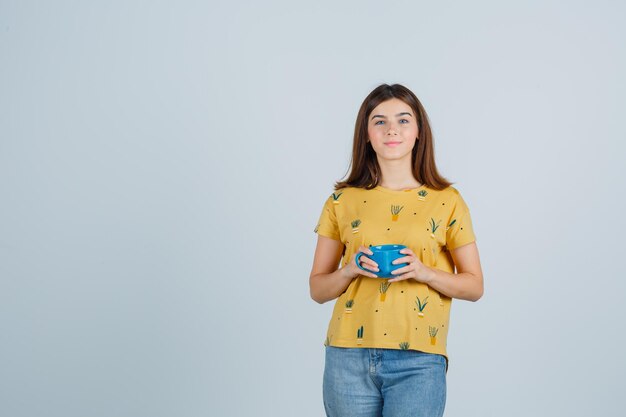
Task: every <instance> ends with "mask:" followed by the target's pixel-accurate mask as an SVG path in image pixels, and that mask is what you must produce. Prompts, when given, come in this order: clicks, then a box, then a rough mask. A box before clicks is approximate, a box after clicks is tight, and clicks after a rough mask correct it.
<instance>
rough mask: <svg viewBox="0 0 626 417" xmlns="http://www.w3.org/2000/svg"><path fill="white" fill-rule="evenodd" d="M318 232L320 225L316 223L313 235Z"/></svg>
mask: <svg viewBox="0 0 626 417" xmlns="http://www.w3.org/2000/svg"><path fill="white" fill-rule="evenodd" d="M318 230H320V224H319V223H318V224H317V226H315V229H313V232H314V233H317V231H318Z"/></svg>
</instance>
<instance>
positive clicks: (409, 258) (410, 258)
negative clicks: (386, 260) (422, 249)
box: [391, 256, 413, 265]
mask: <svg viewBox="0 0 626 417" xmlns="http://www.w3.org/2000/svg"><path fill="white" fill-rule="evenodd" d="M411 261H413V256H405V257H403V258H397V259H394V260H393V261H391V263H392V264H393V265H397V264H403V263H411Z"/></svg>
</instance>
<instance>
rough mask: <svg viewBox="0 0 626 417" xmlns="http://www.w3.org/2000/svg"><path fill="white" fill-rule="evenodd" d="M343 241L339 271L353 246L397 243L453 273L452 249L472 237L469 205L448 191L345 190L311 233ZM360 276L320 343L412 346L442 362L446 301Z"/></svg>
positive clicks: (428, 291) (421, 287)
mask: <svg viewBox="0 0 626 417" xmlns="http://www.w3.org/2000/svg"><path fill="white" fill-rule="evenodd" d="M314 231H315V232H316V233H318V234H320V235H323V236H326V237H329V238H331V239H335V240H338V241H341V242H342V243H343V244H344V245H345V246H344V247H345V250H344V255H343V259H342V261H341V265H342V266H345V265H346V264H347V263H348V262H349V261H350V259H351V257H352V254H354V253H355V252H357V251H358V248H359V246H361V245H363V246H366V247H369V246H377V245H383V244H402V245H406V246H407V247H409V248H410V249H411V250H412V251H413V252H414V253H415V254H416V255H417V256H418V257H419V259H420V261H421V262H422V263H423V264H424V265H426V266H429V267H432V268H437V269H440V270H443V271H446V272H450V273H454V262H453V260H452V257H451V255H450V252H449V251H450V250H452V249H455V248H458V247H459V246H463V245H465V244H468V243H471V242H473V241H475V240H476V237H475V235H474V231H473V228H472V221H471V218H470V212H469V208H468V206H467V204H466V203H465V201H464V200H463V198H462V197H461V194H460V193H459V191H458V190H457V189H456V188H454V187H452V186H449V187H447V188H446V189H444V190H440V191H438V190H434V189H431V188H429V187H428V186H426V185H422V186H420V187H418V188H414V189H411V190H402V191H395V190H391V189H388V188H384V187H381V186H377V187H376V188H374V189H372V190H365V189H362V188H356V187H348V188H342V189H340V190H337V191H335V192H334V193H332V194H331V195H330V196H329V197H328V199H327V200H326V202H325V203H324V206H323V208H322V213H321V215H320V217H319V221H318V224H317V226H316V227H315V230H314ZM387 281H388V280H387V279H385V278H370V277H367V276H363V275H359V276H358V277H357V278H355V279H353V280H352V282H351V283H350V285H349V286H348V288H347V289H346V290H345V291H344V292H343V293H342V294H341V295H340V296H339V297H338V298H337V301H336V302H335V307H334V310H333V314H332V317H331V319H330V323H329V326H328V331H327V334H326V341H325V342H324V345H328V346H338V347H363V348H388V349H412V350H420V351H423V352H430V353H437V354H441V355H444V356H445V357H446V359H448V355H447V352H446V343H447V335H448V323H449V319H450V307H451V303H452V299H451V298H450V297H447V296H445V295H443V294H440V293H439V292H437V291H436V290H435V289H433V288H431V287H429V286H428V285H426V284H423V283H420V282H417V281H415V280H413V279H409V280H404V281H398V282H392V283H388V282H387Z"/></svg>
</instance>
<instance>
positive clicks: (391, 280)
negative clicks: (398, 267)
mask: <svg viewBox="0 0 626 417" xmlns="http://www.w3.org/2000/svg"><path fill="white" fill-rule="evenodd" d="M392 273H393V272H392ZM409 278H410V277H409V274H403V275H400V276H398V277H394V278H391V279H390V280H389V281H387V282H396V281H404V280H406V279H409Z"/></svg>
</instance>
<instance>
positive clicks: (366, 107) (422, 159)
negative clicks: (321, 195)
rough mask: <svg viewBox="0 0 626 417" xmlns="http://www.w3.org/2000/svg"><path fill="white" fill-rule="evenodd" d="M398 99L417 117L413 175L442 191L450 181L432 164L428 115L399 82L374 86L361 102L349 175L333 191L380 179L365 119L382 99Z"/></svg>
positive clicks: (372, 184) (367, 186)
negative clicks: (368, 138) (368, 139)
mask: <svg viewBox="0 0 626 417" xmlns="http://www.w3.org/2000/svg"><path fill="white" fill-rule="evenodd" d="M392 98H397V99H400V100H402V101H403V102H405V103H406V104H408V105H409V106H410V107H411V108H412V109H413V112H414V113H415V114H416V119H417V129H418V134H417V141H416V142H415V146H414V147H413V151H412V153H411V155H412V156H411V161H412V166H413V176H414V177H415V179H416V180H417V181H419V182H420V183H422V184H426V185H427V186H428V187H429V188H432V189H435V190H443V189H444V188H446V187H448V186H449V185H451V184H453V183H451V182H449V181H447V180H446V179H445V178H444V177H442V176H441V175H440V174H439V172H438V171H437V166H436V165H435V151H434V149H433V135H432V132H431V130H430V123H429V122H428V115H427V114H426V110H424V107H423V106H422V103H420V101H419V100H418V99H417V97H416V96H415V94H413V92H412V91H411V90H409V89H408V88H406V87H404V86H403V85H400V84H393V85H389V84H381V85H379V86H378V87H376V88H375V89H374V90H373V91H372V92H371V93H369V95H368V96H367V97H365V100H364V101H363V103H362V104H361V108H360V109H359V113H358V115H357V118H356V124H355V127H354V142H353V146H352V160H351V161H350V166H349V168H348V169H350V167H351V171H350V175H349V176H348V178H347V179H346V180H344V181H338V182H336V183H335V190H339V189H341V188H345V187H359V188H365V189H367V190H370V189H372V188H374V187H376V186H377V185H379V183H380V181H381V170H380V166H379V165H378V160H377V159H376V152H375V151H374V148H372V145H371V144H370V143H368V141H367V136H368V135H367V119H368V117H369V115H370V113H371V112H372V110H374V108H375V107H376V106H378V105H379V104H380V103H382V102H383V101H387V100H389V99H392Z"/></svg>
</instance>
